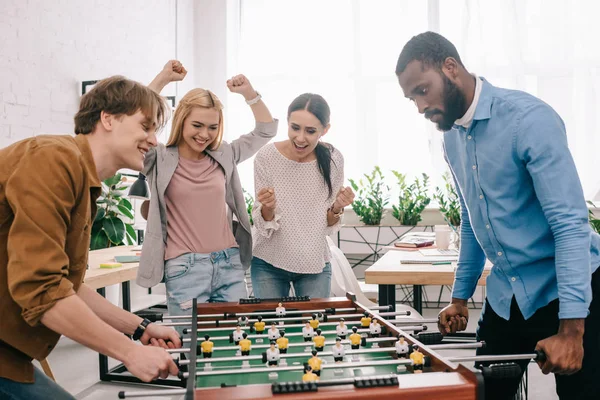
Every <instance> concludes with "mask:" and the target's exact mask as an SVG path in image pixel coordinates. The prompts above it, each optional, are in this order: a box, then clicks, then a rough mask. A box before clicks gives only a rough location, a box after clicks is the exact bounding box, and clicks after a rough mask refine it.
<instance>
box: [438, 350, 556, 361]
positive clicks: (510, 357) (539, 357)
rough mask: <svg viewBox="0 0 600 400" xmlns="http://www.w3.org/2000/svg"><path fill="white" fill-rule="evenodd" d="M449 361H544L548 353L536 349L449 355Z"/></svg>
mask: <svg viewBox="0 0 600 400" xmlns="http://www.w3.org/2000/svg"><path fill="white" fill-rule="evenodd" d="M447 360H448V361H452V362H464V361H479V362H494V361H518V360H534V361H541V362H544V361H545V360H546V354H544V352H542V351H539V350H538V351H536V352H535V353H530V354H502V355H481V356H469V357H448V358H447Z"/></svg>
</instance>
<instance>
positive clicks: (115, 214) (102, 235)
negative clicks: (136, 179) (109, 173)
mask: <svg viewBox="0 0 600 400" xmlns="http://www.w3.org/2000/svg"><path fill="white" fill-rule="evenodd" d="M126 189H127V186H126V185H125V184H124V180H123V179H122V176H121V174H116V175H115V176H113V177H112V178H108V179H106V180H105V181H104V182H102V194H101V195H100V197H99V198H98V200H97V201H96V204H97V206H98V212H97V214H96V218H95V219H94V223H93V225H92V238H91V242H90V250H97V249H104V248H107V247H113V246H122V245H126V244H130V245H133V244H135V243H136V237H137V236H136V233H135V229H133V224H132V223H130V221H133V206H132V205H131V203H130V202H129V200H127V199H126V198H125V197H124V195H125V190H126Z"/></svg>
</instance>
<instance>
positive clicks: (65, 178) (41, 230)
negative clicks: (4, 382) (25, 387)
mask: <svg viewBox="0 0 600 400" xmlns="http://www.w3.org/2000/svg"><path fill="white" fill-rule="evenodd" d="M100 194H101V186H100V180H99V178H98V173H97V172H96V165H95V164H94V159H93V157H92V152H91V149H90V147H89V144H88V141H87V138H86V137H85V136H84V135H77V136H75V137H73V136H58V135H56V136H55V135H47V136H38V137H34V138H31V139H26V140H23V141H20V142H17V143H14V144H13V145H11V146H9V147H6V148H4V149H1V150H0V377H4V378H8V379H11V380H14V381H17V382H33V364H32V363H31V360H32V359H33V358H35V359H38V360H42V359H44V358H46V356H47V355H48V354H49V353H50V351H51V350H52V349H53V348H54V346H55V345H56V343H57V342H58V339H59V337H60V335H59V334H58V333H56V332H53V331H51V330H50V329H48V328H46V327H45V326H43V325H42V324H41V323H40V320H41V318H42V316H43V315H44V313H45V312H46V311H48V309H50V308H51V307H52V306H53V305H54V304H55V303H56V302H57V301H59V300H61V299H63V298H65V297H67V296H71V295H73V294H75V293H76V292H77V290H78V289H79V287H80V285H81V283H82V282H83V277H84V274H85V271H86V268H87V259H88V249H89V245H90V232H91V225H92V220H93V218H94V216H95V214H96V199H97V198H98V197H99V196H100Z"/></svg>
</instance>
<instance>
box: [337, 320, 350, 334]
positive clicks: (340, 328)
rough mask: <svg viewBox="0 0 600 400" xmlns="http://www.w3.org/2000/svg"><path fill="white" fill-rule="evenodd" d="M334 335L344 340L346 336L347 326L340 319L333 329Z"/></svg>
mask: <svg viewBox="0 0 600 400" xmlns="http://www.w3.org/2000/svg"><path fill="white" fill-rule="evenodd" d="M335 333H336V334H337V335H338V336H339V337H341V338H342V339H346V335H347V334H348V326H347V325H346V322H344V318H340V322H339V323H338V324H337V326H336V327H335Z"/></svg>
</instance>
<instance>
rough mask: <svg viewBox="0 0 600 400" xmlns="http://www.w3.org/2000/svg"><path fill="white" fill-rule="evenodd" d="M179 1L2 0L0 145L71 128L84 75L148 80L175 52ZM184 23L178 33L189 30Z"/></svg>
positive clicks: (186, 5) (186, 3)
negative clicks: (118, 75)
mask: <svg viewBox="0 0 600 400" xmlns="http://www.w3.org/2000/svg"><path fill="white" fill-rule="evenodd" d="M175 4H176V0H128V1H119V0H102V1H100V0H85V1H81V0H62V1H56V0H54V1H43V0H29V1H22V0H2V1H1V2H0V49H2V50H1V51H0V148H1V147H5V146H7V145H9V144H11V143H13V142H15V141H17V140H20V139H23V138H27V137H30V136H32V135H36V134H40V133H60V134H65V133H72V132H73V116H74V114H75V113H76V111H77V108H78V104H79V98H80V86H79V85H80V81H82V80H96V79H102V78H105V77H107V76H110V75H115V74H121V75H125V76H127V77H129V78H131V79H135V80H138V81H140V82H145V83H148V82H149V81H150V80H151V79H152V78H153V76H154V75H155V74H156V73H157V72H158V71H159V70H160V68H161V67H162V66H163V65H164V63H165V62H166V61H167V60H168V59H170V58H173V57H175V52H176V47H175ZM192 6H193V2H192V1H179V4H178V8H179V14H188V15H191V14H192V12H191V8H192ZM186 8H187V9H188V10H186ZM184 27H188V28H189V25H182V26H180V27H179V28H178V36H179V37H182V36H183V37H191V36H192V35H191V34H190V33H189V32H181V29H182V28H184ZM184 58H187V57H184ZM173 89H174V88H168V89H167V90H165V94H173V93H172V92H173Z"/></svg>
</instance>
